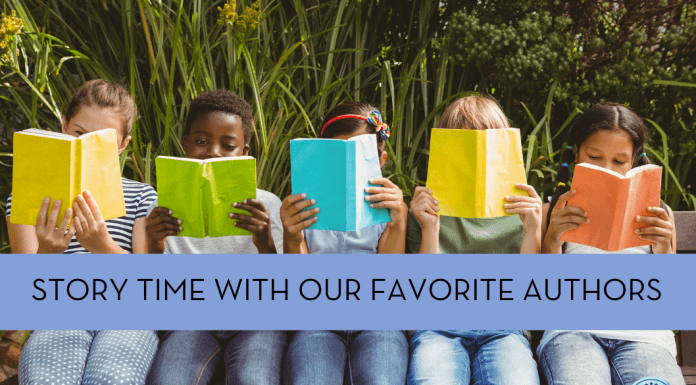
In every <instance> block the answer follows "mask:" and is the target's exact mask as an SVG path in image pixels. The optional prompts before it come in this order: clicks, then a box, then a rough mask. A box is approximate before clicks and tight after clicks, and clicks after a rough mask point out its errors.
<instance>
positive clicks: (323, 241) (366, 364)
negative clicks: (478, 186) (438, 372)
mask: <svg viewBox="0 0 696 385" xmlns="http://www.w3.org/2000/svg"><path fill="white" fill-rule="evenodd" d="M325 122H326V123H325V124H324V126H323V128H322V130H321V138H334V139H344V140H345V139H349V138H351V137H354V136H357V135H364V134H374V135H377V145H378V153H379V159H380V164H381V166H384V164H385V162H386V160H387V153H386V152H385V151H384V147H385V143H386V141H387V140H388V139H389V133H390V131H389V127H388V126H387V125H386V124H385V123H384V122H383V121H382V116H381V114H380V112H379V111H378V110H377V109H376V108H374V107H372V106H370V105H369V104H364V103H355V102H350V103H344V104H341V105H339V106H336V107H335V108H334V109H333V110H331V111H330V112H329V114H328V115H327V116H326V118H325ZM339 166H340V167H342V166H343V165H337V167H339ZM370 182H371V183H372V184H375V185H380V186H381V187H378V186H372V187H367V188H366V189H365V191H366V192H367V193H369V194H371V195H366V196H365V199H366V200H367V201H369V202H373V203H371V206H372V207H375V208H388V209H389V211H390V215H391V222H388V223H382V224H377V225H374V226H369V227H365V228H362V229H359V230H357V231H333V230H313V229H307V227H308V226H310V225H311V224H312V223H314V222H316V221H317V217H316V216H315V215H316V214H317V213H318V212H319V207H314V208H313V207H312V206H314V205H315V204H316V202H315V201H314V200H312V199H306V197H307V194H305V193H301V194H295V195H292V196H289V197H288V198H286V199H285V200H284V201H283V205H282V206H281V209H280V216H281V219H282V221H283V228H284V236H283V243H284V249H285V252H286V253H320V254H347V253H353V252H358V253H378V252H379V253H403V252H404V247H405V246H404V243H405V232H406V213H407V207H406V205H405V204H404V202H403V193H402V192H401V190H400V189H399V188H398V187H397V186H396V185H395V184H393V183H392V182H391V181H389V180H388V179H386V178H377V179H374V180H371V181H370ZM338 193H341V192H338ZM304 209H308V210H306V211H302V210H304ZM407 360H408V342H407V341H406V337H405V336H404V333H403V332H402V331H398V330H387V331H328V330H316V331H299V332H297V333H296V334H295V335H294V337H293V339H292V341H291V342H290V345H289V347H288V350H287V352H286V353H285V359H284V364H283V373H284V382H285V383H286V384H343V380H344V376H345V377H346V378H350V383H354V384H403V383H404V381H405V378H406V370H407V364H408V362H407Z"/></svg>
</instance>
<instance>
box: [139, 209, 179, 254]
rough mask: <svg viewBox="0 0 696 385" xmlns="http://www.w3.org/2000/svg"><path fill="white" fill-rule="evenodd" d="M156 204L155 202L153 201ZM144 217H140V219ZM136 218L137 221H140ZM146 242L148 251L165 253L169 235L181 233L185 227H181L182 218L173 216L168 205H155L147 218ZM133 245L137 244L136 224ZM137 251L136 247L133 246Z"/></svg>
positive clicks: (150, 252)
mask: <svg viewBox="0 0 696 385" xmlns="http://www.w3.org/2000/svg"><path fill="white" fill-rule="evenodd" d="M153 205H154V203H153ZM140 219H143V218H138V220H140ZM138 220H136V222H137V221H138ZM144 223H145V238H146V239H145V244H146V245H147V253H149V254H162V253H164V249H165V244H164V242H165V241H166V240H167V237H168V236H170V235H174V236H176V235H179V233H180V232H181V231H182V230H183V229H184V228H183V227H181V223H182V221H181V219H179V218H175V217H173V216H172V210H169V209H168V208H166V207H155V208H154V209H152V211H151V212H150V214H149V215H148V216H147V219H145V222H144ZM133 238H134V239H133V246H135V226H133ZM133 251H135V247H133Z"/></svg>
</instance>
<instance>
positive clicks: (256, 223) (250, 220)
mask: <svg viewBox="0 0 696 385" xmlns="http://www.w3.org/2000/svg"><path fill="white" fill-rule="evenodd" d="M229 217H230V218H232V219H236V220H238V221H242V222H246V223H249V224H252V225H254V226H263V225H264V224H265V223H266V222H264V221H262V220H259V219H257V218H254V217H252V216H249V215H244V214H237V213H230V214H229Z"/></svg>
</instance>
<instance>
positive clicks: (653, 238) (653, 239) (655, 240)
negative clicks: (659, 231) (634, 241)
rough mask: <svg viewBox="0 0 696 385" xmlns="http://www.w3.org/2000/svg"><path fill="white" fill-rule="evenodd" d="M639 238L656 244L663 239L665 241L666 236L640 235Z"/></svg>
mask: <svg viewBox="0 0 696 385" xmlns="http://www.w3.org/2000/svg"><path fill="white" fill-rule="evenodd" d="M639 238H640V239H643V240H645V241H648V242H652V243H655V244H658V243H660V242H661V241H662V242H664V238H662V237H659V236H657V235H640V236H639Z"/></svg>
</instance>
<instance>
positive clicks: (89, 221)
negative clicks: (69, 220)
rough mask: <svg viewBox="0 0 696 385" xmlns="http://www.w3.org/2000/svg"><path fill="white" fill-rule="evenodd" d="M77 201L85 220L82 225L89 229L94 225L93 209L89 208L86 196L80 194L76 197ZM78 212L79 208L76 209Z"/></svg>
mask: <svg viewBox="0 0 696 385" xmlns="http://www.w3.org/2000/svg"><path fill="white" fill-rule="evenodd" d="M75 203H77V206H78V207H79V208H80V212H81V213H82V218H80V219H84V221H83V222H82V227H83V229H84V230H89V229H91V228H93V227H95V226H94V216H93V215H92V210H91V209H90V208H89V205H87V202H86V201H85V198H84V197H83V196H82V195H78V196H77V197H76V198H75ZM75 211H76V212H77V210H75Z"/></svg>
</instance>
